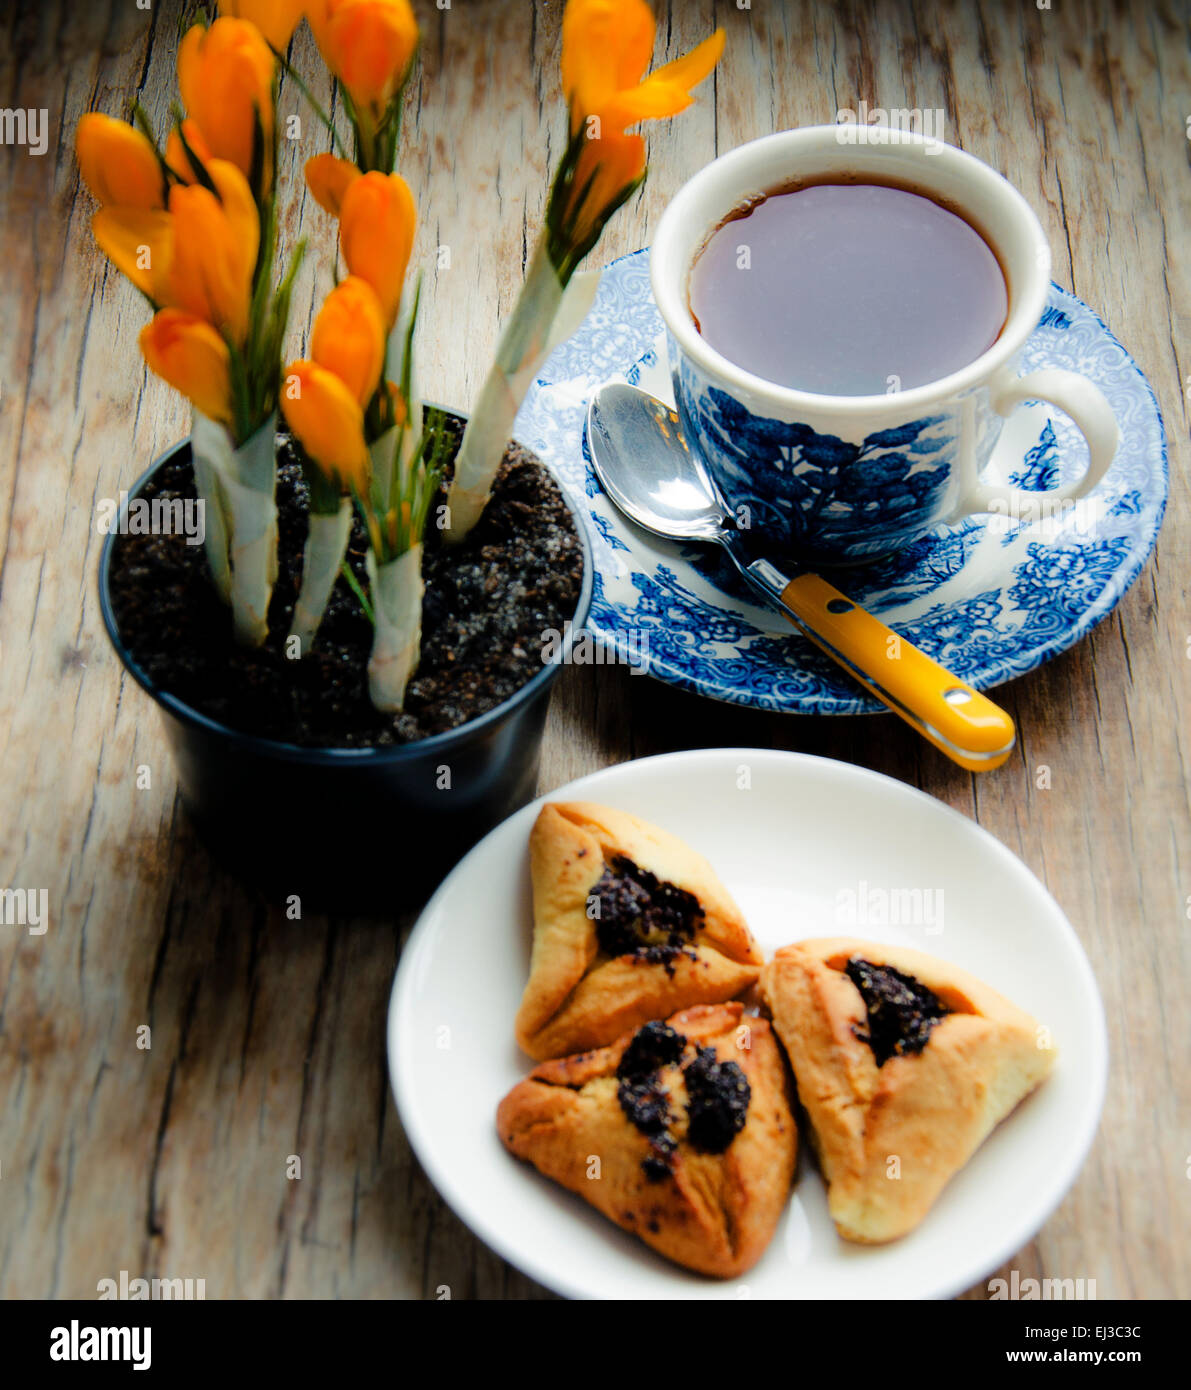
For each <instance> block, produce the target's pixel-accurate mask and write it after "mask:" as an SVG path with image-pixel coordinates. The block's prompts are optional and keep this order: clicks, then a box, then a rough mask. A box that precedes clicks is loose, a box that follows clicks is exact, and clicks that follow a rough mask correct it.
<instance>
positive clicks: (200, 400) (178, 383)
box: [140, 309, 232, 425]
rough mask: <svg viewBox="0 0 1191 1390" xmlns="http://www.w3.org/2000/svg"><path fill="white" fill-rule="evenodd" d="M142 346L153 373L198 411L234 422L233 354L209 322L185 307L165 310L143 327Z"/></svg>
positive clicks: (223, 422)
mask: <svg viewBox="0 0 1191 1390" xmlns="http://www.w3.org/2000/svg"><path fill="white" fill-rule="evenodd" d="M140 345H141V352H142V354H143V355H144V358H145V361H146V363H148V365H149V369H150V370H151V371H152V372H154V373H156V375H157V376H159V377H161V378H162V380H163V381H167V382H169V384H170V385H171V386H173V387H175V388H176V389H177V390H179V391H181V393H182V394H183V395H184V396H185V397H186V398H187V400H189V401H190V403H191V404H192V405H193V406H194V408H195V409H196V410H199V411H201V412H202V413H203V414H204V415H206V416H208V417H209V418H210V419H212V420H218V421H219V422H220V423H221V424H225V425H230V424H231V420H232V406H231V371H230V354H229V351H228V346H227V343H225V342H224V340H223V338H222V337H221V336H220V334H219V333H217V332H216V331H215V329H214V328H212V327H211V325H210V324H209V323H207V322H206V321H205V320H203V319H200V318H196V317H195V316H194V315H193V314H187V313H185V312H184V311H183V310H181V309H162V310H161V311H160V312H159V313H157V314H155V315H154V317H153V319H152V320H151V321H150V322H149V323H147V324H146V325H145V327H144V328H142V329H141V334H140Z"/></svg>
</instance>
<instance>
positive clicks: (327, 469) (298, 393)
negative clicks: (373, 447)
mask: <svg viewBox="0 0 1191 1390" xmlns="http://www.w3.org/2000/svg"><path fill="white" fill-rule="evenodd" d="M281 404H282V409H283V410H284V411H285V418H286V420H288V421H289V426H290V429H292V430H293V432H294V433H295V434H296V435H297V437H298V439H299V440H300V441H301V444H302V447H303V449H305V450H306V452H307V454H309V456H310V457H311V458H312V459H313V460H314V462H315V463H316V464H317V465H318V466H319V468H321V469H322V470H323V472H324V473H326V474H328V475H329V476H331V477H333V478H334V479H335V480H336V481H337V482H338V484H339V485H340V486H341V487H343V488H349V487H350V488H354V489H355V491H356V492H358V493H362V492H364V490H365V489H366V488H367V486H368V446H367V444H365V442H364V412H363V410H362V409H361V407H360V402H359V401H358V400H357V399H356V397H355V396H354V395H353V394H352V390H351V387H350V386H348V385H347V384H346V383H345V382H343V381H342V380H341V379H340V378H339V377H338V376H336V374H335V373H334V372H333V371H331V370H330V369H329V368H327V367H320V366H319V364H318V363H317V362H311V361H306V360H303V361H300V362H291V363H290V365H289V367H287V368H286V372H285V384H284V386H283V388H282V392H281Z"/></svg>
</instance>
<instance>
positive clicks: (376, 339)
mask: <svg viewBox="0 0 1191 1390" xmlns="http://www.w3.org/2000/svg"><path fill="white" fill-rule="evenodd" d="M310 356H311V358H312V359H313V360H314V361H315V362H317V363H318V365H319V366H320V367H326V368H327V370H328V371H332V372H334V373H335V375H336V376H337V377H338V378H339V379H340V381H342V382H343V384H344V385H345V386H346V387H347V388H348V390H349V391H351V393H352V394H353V395H354V396H355V398H356V400H358V401H359V402H360V404H361V405H367V404H368V402H369V401H370V400H371V399H372V396H373V394H374V393H375V391H376V388H377V384H378V383H379V381H380V373H381V368H382V367H383V366H384V364H385V321H384V317H383V314H382V311H381V307H380V301H379V300H378V299H377V297H376V291H375V290H374V289H373V288H372V286H371V285H370V284H369V283H368V282H367V280H362V279H361V278H360V277H359V276H358V275H349V276H348V277H347V278H346V279H345V280H341V281H340V283H339V284H338V285H336V286H335V288H334V289H333V290H332V291H331V293H330V294H329V295H327V297H326V299H325V300H324V301H323V307H322V308H321V309H320V310H319V311H318V318H316V319H315V321H314V331H313V333H311V335H310Z"/></svg>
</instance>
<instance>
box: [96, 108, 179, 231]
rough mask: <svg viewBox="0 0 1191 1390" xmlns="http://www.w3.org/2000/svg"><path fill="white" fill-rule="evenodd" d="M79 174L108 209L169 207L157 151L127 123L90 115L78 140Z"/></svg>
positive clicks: (98, 115)
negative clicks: (166, 203) (166, 201)
mask: <svg viewBox="0 0 1191 1390" xmlns="http://www.w3.org/2000/svg"><path fill="white" fill-rule="evenodd" d="M74 149H75V155H76V157H77V158H78V161H79V171H80V172H81V173H82V175H83V178H84V179H85V181H86V183H87V187H88V188H90V190H91V192H92V193H94V194H95V196H96V198H97V199H98V200H99V202H100V203H102V205H103V206H104V207H129V208H163V207H165V182H164V180H165V175H164V174H163V173H162V169H161V161H160V160H159V159H158V158H157V151H156V150H155V149H154V148H153V146H152V145H151V144H150V143H149V141H148V140H147V139H146V137H145V136H144V135H143V134H142V133H141V132H140V131H139V130H138V129H137V128H136V126H131V125H128V124H127V123H126V122H125V121H117V120H114V119H113V118H112V117H111V116H102V115H100V114H99V113H98V112H96V111H89V112H88V113H87V114H86V115H85V116H82V117H81V118H80V119H79V124H78V128H77V129H76V131H75V137H74Z"/></svg>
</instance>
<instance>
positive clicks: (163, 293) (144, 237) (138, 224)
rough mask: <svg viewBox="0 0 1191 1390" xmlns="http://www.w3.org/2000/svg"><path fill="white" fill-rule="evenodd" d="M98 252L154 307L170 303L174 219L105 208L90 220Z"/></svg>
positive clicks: (143, 211) (141, 211)
mask: <svg viewBox="0 0 1191 1390" xmlns="http://www.w3.org/2000/svg"><path fill="white" fill-rule="evenodd" d="M91 230H92V231H93V232H94V234H95V240H96V242H97V243H98V245H99V249H100V250H101V251H102V252H103V253H104V255H105V256H107V258H108V259H109V260H110V261H111V263H112V264H113V265H114V266H115V267H116V269H117V270H118V271H119V272H120V273H121V274H122V275H126V276H127V277H128V278H129V279H130V280H131V281H132V283H133V284H134V285H135V286H136V287H137V289H138V290H140V291H141V293H142V294H145V295H148V297H149V298H150V299H151V300H152V301H153V303H154V304H168V303H169V302H170V300H171V290H170V268H171V266H172V263H173V256H174V219H173V218H172V217H171V216H170V215H169V213H168V212H160V211H158V210H157V209H155V208H136V207H118V206H113V207H105V208H100V209H99V211H98V212H97V213H96V214H95V216H94V217H93V218H92V219H91Z"/></svg>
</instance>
